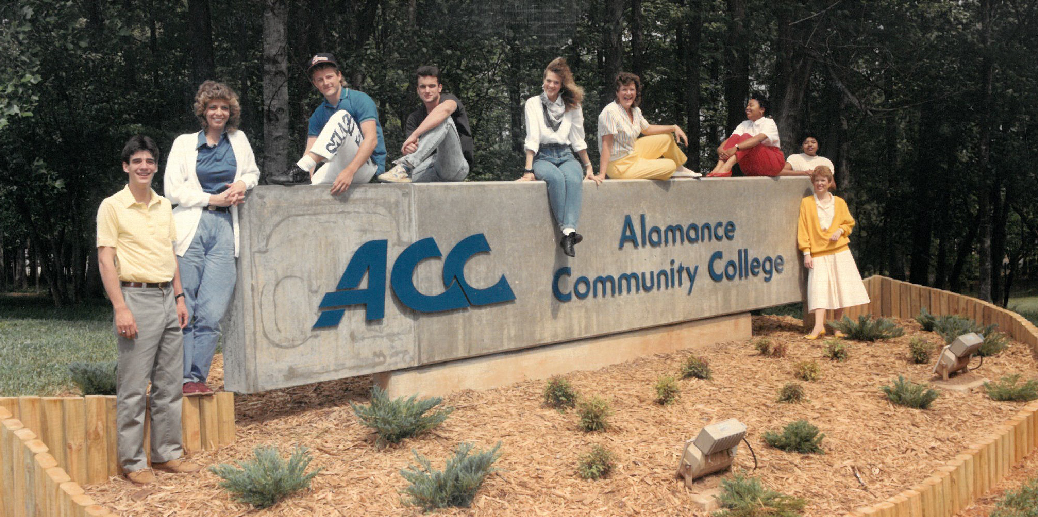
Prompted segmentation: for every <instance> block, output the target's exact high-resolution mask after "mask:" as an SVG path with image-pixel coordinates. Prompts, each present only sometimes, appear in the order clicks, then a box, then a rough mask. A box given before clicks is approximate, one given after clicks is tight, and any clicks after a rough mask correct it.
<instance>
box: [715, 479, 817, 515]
mask: <svg viewBox="0 0 1038 517" xmlns="http://www.w3.org/2000/svg"><path fill="white" fill-rule="evenodd" d="M717 502H718V503H719V504H720V505H721V510H718V511H717V512H714V513H713V514H712V515H713V516H714V517H800V515H801V513H800V512H802V511H804V507H805V506H806V505H807V502H806V501H804V500H803V499H801V498H799V497H792V496H788V495H786V494H783V493H781V492H776V491H774V490H769V489H767V488H764V487H763V486H762V485H761V484H760V480H759V479H757V478H755V477H746V476H743V475H742V474H736V475H734V476H732V478H731V479H722V480H721V495H719V496H718V498H717Z"/></svg>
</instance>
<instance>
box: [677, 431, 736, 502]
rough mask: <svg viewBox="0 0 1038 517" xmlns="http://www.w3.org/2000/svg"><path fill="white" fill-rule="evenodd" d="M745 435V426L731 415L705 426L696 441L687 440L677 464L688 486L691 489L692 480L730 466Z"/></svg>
mask: <svg viewBox="0 0 1038 517" xmlns="http://www.w3.org/2000/svg"><path fill="white" fill-rule="evenodd" d="M744 436H746V426H745V425H744V424H743V423H742V422H740V421H738V420H736V419H734V418H730V419H728V420H725V421H723V422H718V423H716V424H710V425H708V426H706V427H704V428H703V430H702V431H700V432H699V436H697V437H696V438H695V439H694V440H688V441H687V442H685V446H684V450H683V451H682V452H681V462H680V463H679V464H678V476H681V477H683V478H685V486H687V487H689V488H692V481H694V480H696V479H699V478H701V477H703V476H705V475H707V474H713V473H714V472H718V471H721V470H724V469H726V468H728V467H730V466H731V465H732V462H733V461H735V452H736V449H738V448H739V441H740V440H742V439H743V437H744Z"/></svg>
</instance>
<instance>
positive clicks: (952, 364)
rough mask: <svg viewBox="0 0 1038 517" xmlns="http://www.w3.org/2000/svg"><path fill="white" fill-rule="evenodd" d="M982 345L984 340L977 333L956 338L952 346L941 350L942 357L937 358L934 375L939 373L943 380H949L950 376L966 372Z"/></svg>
mask: <svg viewBox="0 0 1038 517" xmlns="http://www.w3.org/2000/svg"><path fill="white" fill-rule="evenodd" d="M982 344H984V338H982V337H980V335H979V334H977V333H976V332H970V333H969V334H963V335H961V336H959V337H957V338H955V341H952V342H951V344H950V345H947V346H945V347H944V348H943V349H941V353H940V355H938V356H937V364H935V365H934V366H933V371H934V373H939V374H941V379H943V380H948V375H951V374H953V373H955V372H957V371H960V370H965V369H966V367H967V366H968V365H969V364H970V357H971V356H972V355H973V354H975V353H976V352H977V350H980V345H982Z"/></svg>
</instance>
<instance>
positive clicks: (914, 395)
mask: <svg viewBox="0 0 1038 517" xmlns="http://www.w3.org/2000/svg"><path fill="white" fill-rule="evenodd" d="M880 389H882V390H883V393H885V394H886V395H887V399H889V400H890V401H891V402H893V403H894V404H897V405H899V406H906V407H910V408H916V409H927V408H929V407H930V404H932V403H933V401H935V400H937V397H938V396H939V395H938V393H937V392H936V391H934V390H932V389H930V388H927V387H926V386H924V385H922V384H916V383H914V382H912V381H910V380H906V379H905V377H904V376H903V375H898V376H897V380H896V381H894V385H893V386H883V387H882V388H880Z"/></svg>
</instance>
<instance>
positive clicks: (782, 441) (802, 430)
mask: <svg viewBox="0 0 1038 517" xmlns="http://www.w3.org/2000/svg"><path fill="white" fill-rule="evenodd" d="M822 438H825V435H824V434H818V428H817V427H815V426H814V425H813V424H811V423H810V422H808V421H807V420H797V421H796V422H791V423H790V424H789V425H787V426H786V427H785V429H783V430H782V434H779V433H776V432H774V431H767V432H765V433H764V441H765V442H766V443H767V444H768V445H770V446H772V447H774V448H776V449H781V450H783V451H787V452H799V453H803V454H811V453H817V454H825V451H823V450H822Z"/></svg>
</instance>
